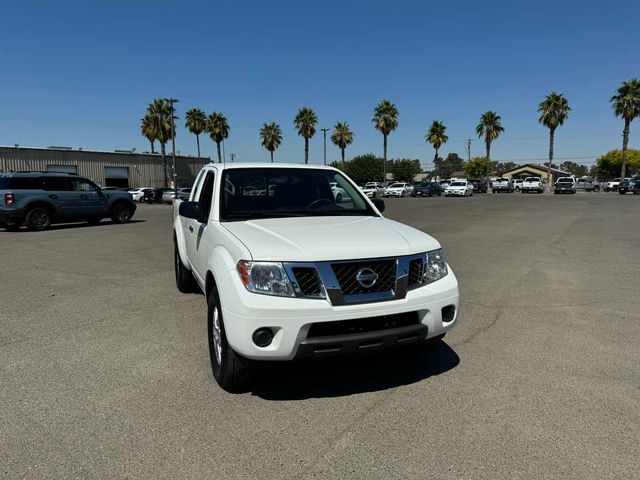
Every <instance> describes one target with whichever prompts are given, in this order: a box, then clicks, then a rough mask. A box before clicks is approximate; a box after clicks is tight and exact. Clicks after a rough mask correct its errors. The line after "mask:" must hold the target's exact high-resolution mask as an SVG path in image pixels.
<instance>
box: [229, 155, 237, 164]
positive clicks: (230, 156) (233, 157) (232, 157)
mask: <svg viewBox="0 0 640 480" xmlns="http://www.w3.org/2000/svg"><path fill="white" fill-rule="evenodd" d="M229 158H230V159H231V162H232V163H233V161H234V160H235V159H236V154H235V153H230V154H229Z"/></svg>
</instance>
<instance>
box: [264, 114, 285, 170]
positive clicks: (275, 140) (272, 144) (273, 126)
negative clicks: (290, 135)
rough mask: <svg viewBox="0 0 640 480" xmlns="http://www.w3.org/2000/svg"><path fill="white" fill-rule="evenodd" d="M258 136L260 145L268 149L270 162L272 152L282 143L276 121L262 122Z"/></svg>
mask: <svg viewBox="0 0 640 480" xmlns="http://www.w3.org/2000/svg"><path fill="white" fill-rule="evenodd" d="M260 138H261V139H262V146H263V147H264V148H266V149H267V150H269V153H270V154H271V163H273V152H274V151H275V150H277V149H278V147H279V146H280V143H282V130H280V125H278V124H277V123H276V122H271V123H264V124H263V125H262V128H261V129H260Z"/></svg>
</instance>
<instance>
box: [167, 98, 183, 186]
mask: <svg viewBox="0 0 640 480" xmlns="http://www.w3.org/2000/svg"><path fill="white" fill-rule="evenodd" d="M167 101H168V102H169V105H171V159H172V163H173V193H174V198H178V182H177V174H176V128H175V125H174V121H173V104H174V103H178V102H179V101H180V100H178V99H177V98H167Z"/></svg>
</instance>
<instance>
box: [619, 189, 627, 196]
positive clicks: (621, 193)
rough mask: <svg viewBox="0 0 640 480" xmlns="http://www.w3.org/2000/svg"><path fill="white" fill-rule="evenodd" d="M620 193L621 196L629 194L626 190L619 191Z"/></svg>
mask: <svg viewBox="0 0 640 480" xmlns="http://www.w3.org/2000/svg"><path fill="white" fill-rule="evenodd" d="M618 193H619V194H620V195H624V194H625V193H627V192H625V191H624V190H618Z"/></svg>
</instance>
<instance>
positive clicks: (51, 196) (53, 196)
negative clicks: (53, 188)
mask: <svg viewBox="0 0 640 480" xmlns="http://www.w3.org/2000/svg"><path fill="white" fill-rule="evenodd" d="M49 198H53V199H54V200H55V199H56V198H58V195H49Z"/></svg>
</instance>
